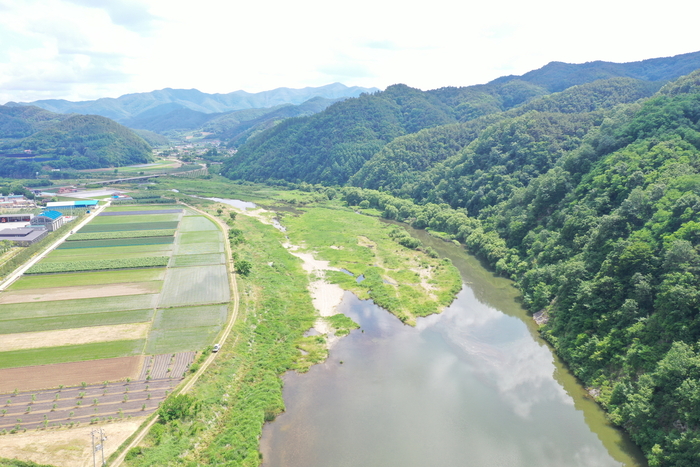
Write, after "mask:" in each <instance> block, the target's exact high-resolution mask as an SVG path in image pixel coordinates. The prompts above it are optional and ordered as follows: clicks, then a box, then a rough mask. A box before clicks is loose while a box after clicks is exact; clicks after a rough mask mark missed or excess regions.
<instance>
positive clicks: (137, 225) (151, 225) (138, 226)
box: [78, 221, 179, 234]
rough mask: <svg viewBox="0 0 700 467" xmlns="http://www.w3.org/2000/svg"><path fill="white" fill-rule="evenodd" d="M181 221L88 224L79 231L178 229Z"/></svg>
mask: <svg viewBox="0 0 700 467" xmlns="http://www.w3.org/2000/svg"><path fill="white" fill-rule="evenodd" d="M178 224H179V222H177V221H169V222H128V223H125V224H92V223H90V224H88V225H86V226H85V227H83V228H82V229H80V230H79V231H78V233H81V234H83V233H97V232H124V231H133V230H165V229H167V230H171V229H177V228H178Z"/></svg>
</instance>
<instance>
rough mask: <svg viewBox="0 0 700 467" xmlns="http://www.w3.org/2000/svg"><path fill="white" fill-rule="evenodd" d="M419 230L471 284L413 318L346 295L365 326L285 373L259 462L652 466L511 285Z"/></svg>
mask: <svg viewBox="0 0 700 467" xmlns="http://www.w3.org/2000/svg"><path fill="white" fill-rule="evenodd" d="M411 232H412V233H413V234H414V235H415V236H417V237H419V238H420V239H421V240H422V241H423V242H424V244H427V245H430V246H432V247H433V248H435V249H436V250H437V251H438V252H439V253H440V254H441V255H442V256H445V257H449V258H450V259H452V261H453V263H454V264H455V265H456V266H457V267H458V268H459V270H460V272H461V274H462V279H463V282H464V287H463V289H462V291H461V292H460V293H459V294H458V296H457V297H456V299H455V301H454V302H453V304H452V305H451V306H450V307H448V308H447V309H446V310H445V311H444V312H443V313H441V314H440V315H433V316H430V317H427V318H421V319H419V320H418V324H417V326H416V327H410V326H406V325H403V324H402V323H401V322H400V321H399V320H397V319H396V318H395V317H394V316H393V315H391V314H389V313H388V312H386V311H385V310H383V309H381V308H379V307H378V306H376V305H374V304H373V303H372V302H371V301H361V300H359V299H357V297H355V296H354V295H353V294H351V293H346V294H345V297H344V299H343V302H342V304H341V305H340V306H339V311H341V312H342V313H345V314H346V315H348V316H350V317H351V318H352V319H354V320H355V321H356V322H358V323H359V324H360V325H361V330H356V331H353V332H352V333H351V334H350V335H349V336H347V337H345V338H343V339H341V340H340V341H339V342H338V343H337V344H336V345H335V346H334V347H333V348H332V349H331V352H330V357H329V359H328V360H327V361H326V362H325V363H323V364H320V365H316V366H314V367H312V368H311V370H310V371H309V372H308V373H306V374H297V373H293V372H292V373H288V374H286V375H285V376H284V383H285V387H284V400H285V404H286V406H287V411H286V412H285V413H284V414H282V415H280V416H279V417H278V418H277V420H275V421H274V422H272V423H268V424H266V425H265V427H264V429H263V436H262V441H261V451H262V453H263V465H264V466H266V467H282V466H284V467H302V466H303V467H328V466H335V467H345V466H348V467H350V466H366V467H369V466H377V467H379V466H382V467H385V466H416V467H418V466H447V465H454V466H474V467H501V466H508V467H530V466H538V467H548V466H551V467H568V466H571V467H588V466H590V467H594V466H595V467H607V466H640V467H641V466H646V465H647V464H646V462H645V460H644V458H643V456H642V455H641V453H640V451H639V449H638V448H637V447H636V446H635V445H634V444H632V443H631V442H630V441H629V439H628V438H627V436H626V435H625V434H624V433H623V432H621V431H620V430H617V429H616V428H614V427H613V426H611V425H610V424H609V423H608V422H607V421H606V419H605V415H604V413H603V411H602V410H601V409H600V407H599V406H598V405H597V404H596V403H595V402H594V401H593V400H591V398H590V397H589V396H588V395H587V393H586V391H585V389H584V388H583V387H582V386H581V385H580V383H579V382H578V381H577V380H576V379H575V378H574V377H573V375H571V373H569V372H568V371H567V369H566V368H565V367H564V365H562V363H561V362H560V361H559V360H558V359H557V358H556V356H555V355H554V354H553V353H552V351H551V349H550V348H549V347H548V346H547V345H546V344H545V343H544V342H543V341H542V340H541V339H540V338H539V337H538V335H537V331H536V325H535V324H534V322H533V321H532V319H531V318H530V317H529V316H528V315H527V314H526V313H525V310H523V308H522V307H521V306H520V305H519V303H518V292H517V290H516V289H515V288H514V287H513V286H512V283H511V282H510V281H508V280H506V279H503V278H499V277H495V276H494V275H493V274H491V273H490V272H488V271H487V270H486V269H484V268H483V267H482V266H481V265H480V264H479V262H478V261H477V260H476V259H475V258H474V257H472V256H469V255H468V254H466V253H465V251H464V250H463V249H462V248H461V247H459V246H457V245H453V244H450V243H447V242H443V241H441V240H438V239H434V238H432V237H429V236H427V234H425V232H420V231H418V232H414V231H411Z"/></svg>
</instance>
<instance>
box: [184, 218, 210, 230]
mask: <svg viewBox="0 0 700 467" xmlns="http://www.w3.org/2000/svg"><path fill="white" fill-rule="evenodd" d="M201 230H219V228H218V226H217V225H216V224H214V223H213V222H212V221H210V220H209V219H207V218H206V217H204V216H187V217H183V218H182V221H181V222H180V232H194V231H201Z"/></svg>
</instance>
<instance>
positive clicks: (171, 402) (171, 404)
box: [158, 394, 199, 422]
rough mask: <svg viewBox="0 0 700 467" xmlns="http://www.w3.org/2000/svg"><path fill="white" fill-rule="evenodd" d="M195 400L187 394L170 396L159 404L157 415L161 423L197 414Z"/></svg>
mask: <svg viewBox="0 0 700 467" xmlns="http://www.w3.org/2000/svg"><path fill="white" fill-rule="evenodd" d="M198 408H199V406H198V404H197V399H195V398H194V397H193V396H190V395H189V394H179V395H177V396H172V397H169V398H167V399H165V401H164V402H163V403H162V404H161V406H160V408H159V409H158V415H159V416H160V418H161V419H162V420H163V421H166V422H168V421H170V420H178V419H184V418H187V417H189V416H190V415H193V414H194V413H196V412H197V410H198Z"/></svg>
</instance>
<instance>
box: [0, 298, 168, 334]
mask: <svg viewBox="0 0 700 467" xmlns="http://www.w3.org/2000/svg"><path fill="white" fill-rule="evenodd" d="M157 301H158V294H149V295H126V296H122V297H118V298H116V299H115V298H114V297H100V298H83V299H80V300H57V301H48V302H36V303H12V304H8V305H0V317H2V318H1V319H0V326H2V322H3V321H4V320H10V319H26V318H43V317H49V316H66V315H77V314H83V313H108V312H111V311H126V310H142V309H146V308H155V306H156V303H157Z"/></svg>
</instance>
